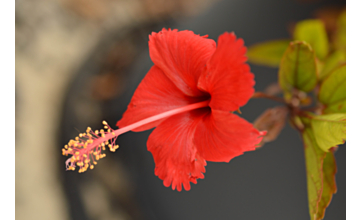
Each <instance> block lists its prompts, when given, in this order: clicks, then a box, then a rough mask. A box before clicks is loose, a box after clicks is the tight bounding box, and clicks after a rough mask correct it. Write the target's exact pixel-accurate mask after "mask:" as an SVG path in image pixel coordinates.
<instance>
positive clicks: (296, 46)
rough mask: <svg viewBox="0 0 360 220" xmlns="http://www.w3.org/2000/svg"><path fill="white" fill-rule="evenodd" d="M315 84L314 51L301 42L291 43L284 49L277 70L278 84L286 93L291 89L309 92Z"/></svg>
mask: <svg viewBox="0 0 360 220" xmlns="http://www.w3.org/2000/svg"><path fill="white" fill-rule="evenodd" d="M316 83H317V73H316V61H315V55H314V51H313V50H312V49H311V47H310V45H309V44H307V43H306V42H303V41H293V42H291V43H290V45H289V46H288V48H287V49H286V51H285V53H284V55H283V57H282V59H281V63H280V68H279V84H280V87H281V88H282V89H283V90H284V91H286V92H291V91H292V90H293V88H296V89H298V90H301V91H304V92H310V91H311V90H312V89H314V87H315V86H316Z"/></svg>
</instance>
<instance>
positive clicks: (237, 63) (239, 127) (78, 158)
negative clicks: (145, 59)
mask: <svg viewBox="0 0 360 220" xmlns="http://www.w3.org/2000/svg"><path fill="white" fill-rule="evenodd" d="M149 48H150V57H151V60H152V61H153V62H154V66H153V67H152V68H151V69H150V70H149V72H148V73H147V75H146V76H145V78H144V79H143V80H142V82H141V83H140V85H139V86H138V88H137V89H136V91H135V93H134V95H133V97H132V100H131V102H130V104H129V106H128V109H127V110H126V112H125V113H124V115H123V118H122V119H121V120H120V121H118V123H117V126H118V127H119V128H120V129H118V130H116V131H115V130H112V129H111V128H110V127H108V125H107V123H106V122H104V125H105V129H107V132H106V131H104V130H100V131H95V132H93V131H91V129H90V128H88V129H87V132H86V133H83V134H80V135H79V137H77V138H76V139H75V140H71V141H70V142H69V144H68V145H65V149H64V150H63V154H65V155H68V154H71V155H73V156H72V157H71V158H69V160H68V161H67V168H68V169H70V170H74V169H75V164H76V165H78V166H80V170H79V171H80V172H83V171H85V170H87V168H88V167H90V168H91V169H92V168H93V165H92V164H91V161H93V163H94V164H96V160H98V159H100V158H102V157H104V156H105V155H104V154H102V153H101V151H102V150H104V148H105V145H108V146H109V148H110V150H111V151H115V149H116V148H118V146H117V145H115V139H116V137H117V136H118V135H120V134H122V133H124V132H127V131H129V130H132V131H144V130H148V129H151V128H153V127H156V128H155V129H154V131H153V132H152V133H151V135H150V136H149V139H148V142H147V148H148V150H149V151H150V152H151V153H152V155H153V157H154V161H155V175H157V176H158V177H159V178H160V179H162V180H163V181H164V185H165V186H166V187H169V186H170V185H171V186H172V189H173V190H174V189H175V188H176V189H177V190H178V191H181V189H182V186H183V187H184V189H185V190H190V182H192V183H195V184H196V183H197V179H198V178H200V179H202V178H204V174H203V173H205V166H206V161H214V162H229V161H230V160H231V159H232V158H234V157H236V156H239V155H241V154H243V153H244V152H245V151H251V150H255V147H256V145H257V144H258V143H260V142H261V140H262V136H263V135H265V132H259V131H258V130H256V129H255V128H254V127H253V125H252V124H251V123H249V122H247V121H246V120H244V119H242V118H241V117H239V116H237V115H235V114H233V113H232V112H233V111H236V110H237V109H239V107H241V106H243V105H245V104H246V103H247V102H248V100H249V99H250V98H251V96H252V95H253V93H254V88H253V86H254V84H255V81H254V75H253V74H252V73H251V72H250V67H249V66H248V65H247V64H246V63H245V61H246V57H245V53H246V47H244V42H243V40H242V39H236V36H235V35H234V34H233V33H224V34H222V35H221V36H220V37H219V38H218V44H217V46H216V43H215V42H214V41H213V40H211V39H207V38H206V37H202V36H199V35H195V34H194V33H193V32H191V31H177V30H170V29H169V30H166V29H163V30H162V31H160V32H159V33H152V34H151V35H150V41H149Z"/></svg>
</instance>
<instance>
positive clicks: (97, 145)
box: [62, 100, 209, 173]
mask: <svg viewBox="0 0 360 220" xmlns="http://www.w3.org/2000/svg"><path fill="white" fill-rule="evenodd" d="M208 105H209V100H206V101H202V102H197V103H194V104H190V105H186V106H183V107H180V108H176V109H173V110H170V111H166V112H163V113H160V114H158V115H154V116H151V117H148V118H145V119H143V120H141V121H138V122H135V123H133V124H130V125H128V126H125V127H122V128H119V129H117V130H113V129H112V128H110V126H109V125H108V124H107V122H106V121H103V125H104V129H101V130H95V131H92V129H91V128H90V127H88V128H87V129H86V132H85V133H80V134H79V136H78V137H75V140H70V141H69V143H68V144H67V145H65V146H64V148H63V149H62V154H63V155H65V156H68V155H72V157H70V158H69V159H68V160H66V162H65V164H66V170H75V167H76V165H77V166H79V173H82V172H85V171H86V170H87V169H88V168H90V169H93V168H94V165H96V164H97V162H96V161H97V160H99V159H101V158H103V157H105V156H106V155H105V154H104V153H102V151H104V150H105V148H106V146H107V147H109V149H110V151H112V152H114V151H115V150H116V149H118V148H119V145H116V144H115V141H116V138H117V137H118V136H119V135H121V134H124V133H126V132H128V131H130V130H133V129H135V128H138V127H140V126H143V125H145V124H148V123H151V122H154V121H158V120H160V119H163V118H166V117H169V116H172V115H176V114H180V113H183V112H187V111H191V110H194V109H198V108H203V107H207V106H208Z"/></svg>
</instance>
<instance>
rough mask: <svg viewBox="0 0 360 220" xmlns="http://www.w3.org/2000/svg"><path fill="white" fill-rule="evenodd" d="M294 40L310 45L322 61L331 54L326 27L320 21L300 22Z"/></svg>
mask: <svg viewBox="0 0 360 220" xmlns="http://www.w3.org/2000/svg"><path fill="white" fill-rule="evenodd" d="M294 39H295V40H300V41H306V42H307V43H309V44H310V45H311V47H312V48H313V49H314V50H315V53H316V56H317V57H318V58H320V59H324V58H325V57H326V55H327V54H328V52H329V42H328V38H327V35H326V30H325V25H324V24H323V23H322V22H321V21H320V20H316V19H311V20H304V21H301V22H298V23H297V24H296V27H295V31H294Z"/></svg>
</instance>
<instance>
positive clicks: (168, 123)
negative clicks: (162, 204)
mask: <svg viewBox="0 0 360 220" xmlns="http://www.w3.org/2000/svg"><path fill="white" fill-rule="evenodd" d="M209 111H210V109H209V108H203V109H197V110H193V111H190V112H186V113H182V114H178V115H174V116H172V117H170V118H168V119H166V120H164V121H163V122H162V123H161V124H160V125H158V126H157V127H156V128H155V130H154V131H153V132H152V133H151V135H150V136H149V139H148V142H147V147H148V150H149V151H150V152H151V153H152V155H153V157H154V161H155V175H156V176H158V177H159V178H160V179H162V180H163V181H164V185H165V186H166V187H169V186H170V185H172V189H173V190H174V189H175V188H176V189H177V190H178V191H181V189H182V185H183V186H184V189H185V190H190V182H193V183H196V180H197V179H198V178H201V179H202V178H204V174H203V173H205V166H206V161H205V160H204V159H203V158H202V157H200V156H199V154H198V153H197V150H196V147H195V146H194V143H193V139H194V138H195V137H194V133H195V129H196V127H197V125H198V124H199V123H200V122H201V121H202V117H204V115H206V114H208V113H209Z"/></svg>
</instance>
